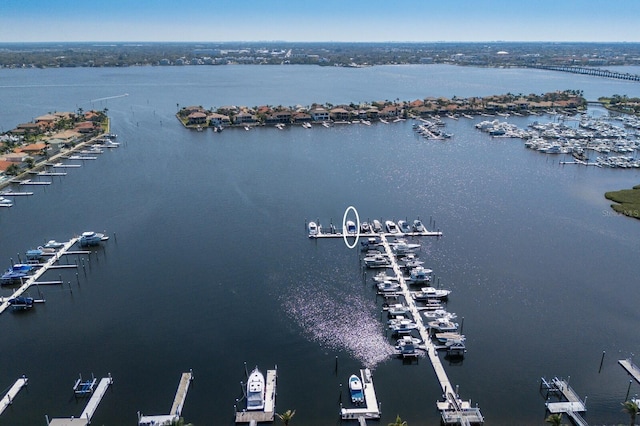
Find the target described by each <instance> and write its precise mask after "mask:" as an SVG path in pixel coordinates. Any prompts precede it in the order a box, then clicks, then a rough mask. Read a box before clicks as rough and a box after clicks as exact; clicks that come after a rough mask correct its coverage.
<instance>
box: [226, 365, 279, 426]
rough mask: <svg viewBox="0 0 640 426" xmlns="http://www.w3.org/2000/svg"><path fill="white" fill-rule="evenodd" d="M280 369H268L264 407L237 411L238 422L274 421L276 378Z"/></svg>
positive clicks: (236, 420)
mask: <svg viewBox="0 0 640 426" xmlns="http://www.w3.org/2000/svg"><path fill="white" fill-rule="evenodd" d="M277 378H278V369H277V367H276V369H275V370H267V377H266V379H265V391H264V409H262V410H243V411H237V412H236V419H235V422H236V423H250V424H257V423H261V422H273V419H274V415H275V411H276V380H277Z"/></svg>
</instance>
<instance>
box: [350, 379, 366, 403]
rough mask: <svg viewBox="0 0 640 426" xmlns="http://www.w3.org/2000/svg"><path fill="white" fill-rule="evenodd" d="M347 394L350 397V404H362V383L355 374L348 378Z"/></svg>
mask: <svg viewBox="0 0 640 426" xmlns="http://www.w3.org/2000/svg"><path fill="white" fill-rule="evenodd" d="M349 394H350V395H351V402H353V403H354V404H362V403H363V402H364V392H363V388H362V381H361V380H360V377H358V376H356V375H355V374H352V375H351V376H350V377H349Z"/></svg>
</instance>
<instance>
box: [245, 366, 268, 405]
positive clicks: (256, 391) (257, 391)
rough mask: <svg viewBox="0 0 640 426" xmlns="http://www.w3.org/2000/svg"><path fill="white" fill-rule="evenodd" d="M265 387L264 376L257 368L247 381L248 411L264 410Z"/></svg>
mask: <svg viewBox="0 0 640 426" xmlns="http://www.w3.org/2000/svg"><path fill="white" fill-rule="evenodd" d="M264 385H265V382H264V375H263V374H262V372H261V371H260V370H259V369H258V367H257V366H256V368H254V369H253V371H252V372H251V374H250V375H249V379H248V380H247V410H262V409H264V388H265V386H264Z"/></svg>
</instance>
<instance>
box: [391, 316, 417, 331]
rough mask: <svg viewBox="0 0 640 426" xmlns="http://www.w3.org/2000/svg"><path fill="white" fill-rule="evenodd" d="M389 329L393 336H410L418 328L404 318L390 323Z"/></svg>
mask: <svg viewBox="0 0 640 426" xmlns="http://www.w3.org/2000/svg"><path fill="white" fill-rule="evenodd" d="M389 328H390V329H391V330H393V332H394V333H395V334H410V333H411V332H412V331H413V330H415V329H417V328H418V325H417V324H416V323H415V322H413V321H411V320H408V319H406V318H399V319H398V320H397V321H393V322H391V323H390V324H389Z"/></svg>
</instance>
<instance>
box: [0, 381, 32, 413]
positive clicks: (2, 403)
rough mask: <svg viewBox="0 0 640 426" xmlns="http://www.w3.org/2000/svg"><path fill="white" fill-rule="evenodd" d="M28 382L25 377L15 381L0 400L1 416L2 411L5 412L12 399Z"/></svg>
mask: <svg viewBox="0 0 640 426" xmlns="http://www.w3.org/2000/svg"><path fill="white" fill-rule="evenodd" d="M28 382H29V379H27V378H26V376H22V377H21V378H19V379H18V380H16V382H15V383H14V384H13V386H11V388H9V390H8V391H7V393H6V395H5V396H4V397H3V398H2V399H1V400H0V414H2V413H3V412H4V410H6V409H7V407H8V406H9V405H11V404H12V403H13V399H14V398H15V397H16V395H17V394H18V392H20V390H21V389H22V388H23V387H24V386H26V385H27V383H28Z"/></svg>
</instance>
